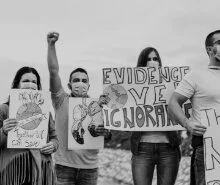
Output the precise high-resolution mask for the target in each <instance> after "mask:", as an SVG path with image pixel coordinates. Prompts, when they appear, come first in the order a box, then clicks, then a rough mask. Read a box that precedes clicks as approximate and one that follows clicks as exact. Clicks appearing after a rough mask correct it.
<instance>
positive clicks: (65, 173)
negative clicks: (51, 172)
mask: <svg viewBox="0 0 220 185" xmlns="http://www.w3.org/2000/svg"><path fill="white" fill-rule="evenodd" d="M55 169H56V175H57V183H56V184H57V185H96V184H97V179H98V168H94V169H79V168H71V167H68V166H62V165H59V164H56V165H55Z"/></svg>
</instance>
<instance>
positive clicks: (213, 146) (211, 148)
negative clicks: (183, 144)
mask: <svg viewBox="0 0 220 185" xmlns="http://www.w3.org/2000/svg"><path fill="white" fill-rule="evenodd" d="M201 120H202V124H203V125H205V126H206V127H207V130H206V132H205V134H204V162H205V178H206V184H207V185H220V176H219V174H220V145H219V142H220V134H219V132H220V106H215V107H212V108H204V109H202V110H201Z"/></svg>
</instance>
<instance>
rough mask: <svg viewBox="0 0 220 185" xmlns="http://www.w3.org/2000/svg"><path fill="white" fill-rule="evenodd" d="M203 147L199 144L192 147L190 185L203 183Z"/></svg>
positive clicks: (202, 184)
mask: <svg viewBox="0 0 220 185" xmlns="http://www.w3.org/2000/svg"><path fill="white" fill-rule="evenodd" d="M205 184H206V182H205V164H204V149H203V146H199V147H196V148H194V149H193V155H192V158H191V171H190V185H205Z"/></svg>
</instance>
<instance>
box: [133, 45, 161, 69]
mask: <svg viewBox="0 0 220 185" xmlns="http://www.w3.org/2000/svg"><path fill="white" fill-rule="evenodd" d="M152 51H154V52H155V53H156V55H157V57H158V62H159V66H160V67H161V66H162V62H161V58H160V55H159V53H158V51H157V50H156V49H155V48H152V47H147V48H145V49H143V50H142V51H141V53H140V55H139V57H138V62H137V67H146V66H147V62H148V60H147V59H148V57H149V54H150V53H151V52H152Z"/></svg>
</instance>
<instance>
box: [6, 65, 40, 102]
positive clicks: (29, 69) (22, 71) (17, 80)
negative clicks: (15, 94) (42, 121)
mask: <svg viewBox="0 0 220 185" xmlns="http://www.w3.org/2000/svg"><path fill="white" fill-rule="evenodd" d="M26 73H33V74H34V75H36V77H37V89H38V90H41V89H42V86H41V80H40V75H39V73H38V72H37V70H36V69H34V68H33V67H27V66H25V67H22V68H20V69H19V70H18V71H17V73H16V75H15V77H14V80H13V82H12V85H11V88H12V89H18V86H19V83H20V81H21V77H22V76H23V75H24V74H26ZM9 102H10V97H8V101H7V102H5V104H7V105H9Z"/></svg>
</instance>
